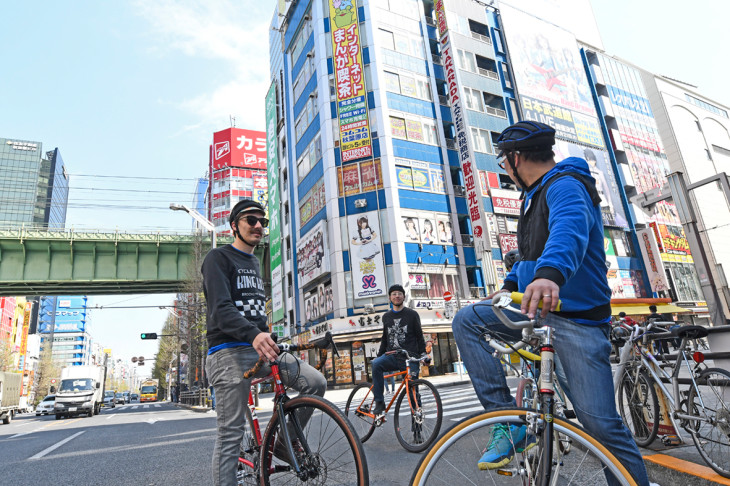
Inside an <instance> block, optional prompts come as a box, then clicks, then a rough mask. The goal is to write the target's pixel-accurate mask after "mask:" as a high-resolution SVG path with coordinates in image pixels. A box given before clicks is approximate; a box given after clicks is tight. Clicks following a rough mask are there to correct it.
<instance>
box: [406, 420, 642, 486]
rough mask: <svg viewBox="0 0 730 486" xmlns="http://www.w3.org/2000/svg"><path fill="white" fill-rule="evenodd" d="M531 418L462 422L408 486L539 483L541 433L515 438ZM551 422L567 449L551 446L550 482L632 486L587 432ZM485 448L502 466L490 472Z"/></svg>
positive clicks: (433, 448)
mask: <svg viewBox="0 0 730 486" xmlns="http://www.w3.org/2000/svg"><path fill="white" fill-rule="evenodd" d="M535 414H536V412H534V411H531V410H524V409H505V410H496V411H492V412H483V413H478V414H476V415H472V416H471V417H468V418H466V419H465V420H463V421H461V422H459V423H458V424H456V425H455V426H453V427H452V428H451V429H450V430H448V431H447V432H446V433H445V434H444V435H443V436H441V438H439V440H437V441H436V442H435V443H434V444H433V446H431V448H430V449H429V450H428V452H426V454H424V456H423V457H422V458H421V461H420V462H419V464H418V466H417V467H416V469H415V471H414V472H413V476H412V477H411V483H410V484H411V485H418V486H435V485H442V484H499V485H507V486H509V485H515V486H517V485H520V486H523V485H526V484H527V485H532V486H534V485H539V484H541V483H540V479H542V478H541V477H539V476H538V474H537V471H539V470H541V467H540V466H541V465H540V464H539V462H540V460H541V458H542V456H543V454H542V449H543V440H544V439H543V436H542V433H541V432H538V434H537V435H536V436H533V435H532V434H530V433H523V435H522V437H521V438H520V437H519V430H520V429H521V427H523V426H525V427H528V430H529V425H528V417H530V416H534V415H535ZM553 420H554V421H553V427H554V429H553V430H554V432H555V433H556V434H560V440H563V441H567V442H569V444H570V447H552V451H553V456H552V461H550V462H551V464H550V465H548V467H552V476H553V477H552V482H551V484H560V485H584V486H602V485H607V484H608V481H607V479H606V476H609V477H612V478H613V479H614V480H615V481H616V482H617V483H618V484H621V485H624V486H634V485H636V482H635V481H634V479H633V478H632V477H631V475H630V474H629V472H628V471H627V470H626V468H624V466H623V465H621V463H619V461H618V459H616V458H615V457H614V456H613V454H611V453H610V452H609V451H608V449H606V448H605V447H604V446H602V445H601V444H600V443H599V442H598V441H597V440H596V439H594V438H593V437H591V436H590V435H588V433H587V432H586V431H585V430H583V429H582V428H580V427H578V426H577V425H575V424H573V423H571V422H568V421H567V420H564V419H561V418H558V417H555V418H554V419H553ZM522 430H523V431H524V430H525V429H522ZM505 431H507V432H505ZM505 441H506V442H505ZM485 449H489V450H490V452H495V451H496V452H497V453H498V454H499V455H500V456H501V457H500V460H499V461H498V463H500V464H501V465H499V466H495V467H494V468H493V469H490V467H491V466H492V465H495V464H497V462H492V463H491V464H489V463H490V462H491V461H494V460H495V457H494V456H493V455H491V456H489V459H486V458H485V452H486V451H485Z"/></svg>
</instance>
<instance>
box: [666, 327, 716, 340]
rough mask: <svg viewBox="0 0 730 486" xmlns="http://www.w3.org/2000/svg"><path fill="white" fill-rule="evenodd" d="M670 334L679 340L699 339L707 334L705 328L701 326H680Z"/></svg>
mask: <svg viewBox="0 0 730 486" xmlns="http://www.w3.org/2000/svg"><path fill="white" fill-rule="evenodd" d="M671 333H672V334H673V335H674V336H677V337H678V338H680V339H684V338H687V339H700V338H703V337H705V336H707V335H708V334H709V332H708V331H707V328H706V327H703V326H682V327H678V328H676V329H672V330H671Z"/></svg>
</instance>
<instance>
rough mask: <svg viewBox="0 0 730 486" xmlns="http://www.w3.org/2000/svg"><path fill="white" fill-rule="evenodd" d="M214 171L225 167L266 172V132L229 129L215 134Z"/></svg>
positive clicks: (212, 153) (212, 148) (213, 147)
mask: <svg viewBox="0 0 730 486" xmlns="http://www.w3.org/2000/svg"><path fill="white" fill-rule="evenodd" d="M210 157H211V161H212V166H213V170H218V169H222V168H224V167H242V168H246V169H261V170H266V132H259V131H256V130H244V129H241V128H227V129H225V130H221V131H220V132H216V133H214V134H213V145H212V147H211V154H210Z"/></svg>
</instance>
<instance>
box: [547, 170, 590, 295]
mask: <svg viewBox="0 0 730 486" xmlns="http://www.w3.org/2000/svg"><path fill="white" fill-rule="evenodd" d="M547 203H548V207H549V208H550V217H549V220H548V229H549V230H550V236H549V237H548V240H547V242H546V243H545V249H544V250H543V252H542V255H541V256H540V258H538V259H537V264H536V266H535V278H536V279H538V278H547V279H549V280H552V281H553V282H555V283H556V284H558V285H559V286H562V285H563V284H565V282H566V281H567V280H569V279H570V278H571V277H572V276H573V274H574V273H575V271H576V270H577V269H578V267H579V266H580V264H581V262H582V261H583V258H584V256H585V254H586V249H587V248H588V238H589V234H590V229H591V226H592V225H593V219H594V207H593V204H592V202H591V198H590V196H589V195H588V191H586V188H585V187H584V186H583V184H582V183H581V182H580V181H578V180H577V179H575V178H573V177H563V178H561V179H560V180H558V181H555V182H554V183H553V184H552V185H551V186H550V187H549V188H548V191H547Z"/></svg>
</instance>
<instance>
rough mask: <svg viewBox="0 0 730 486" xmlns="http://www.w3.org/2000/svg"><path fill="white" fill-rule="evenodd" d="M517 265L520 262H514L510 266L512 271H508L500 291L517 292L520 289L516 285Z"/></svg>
mask: <svg viewBox="0 0 730 486" xmlns="http://www.w3.org/2000/svg"><path fill="white" fill-rule="evenodd" d="M519 264H520V262H515V264H514V265H513V266H512V270H510V272H509V274H508V275H507V276H506V277H505V278H504V283H503V284H502V290H509V291H510V292H517V291H518V290H519V289H520V287H519V284H518V283H517V266H518V265H519Z"/></svg>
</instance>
